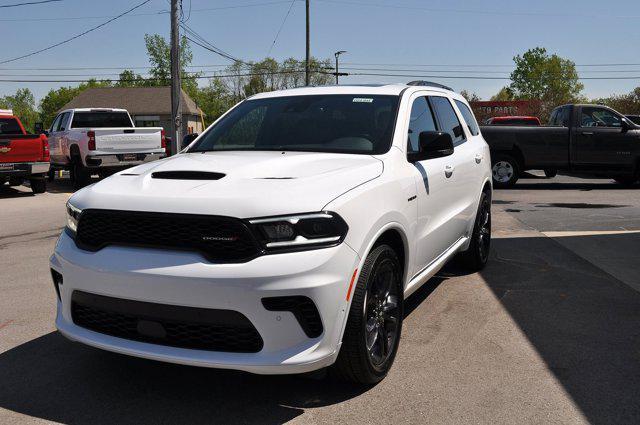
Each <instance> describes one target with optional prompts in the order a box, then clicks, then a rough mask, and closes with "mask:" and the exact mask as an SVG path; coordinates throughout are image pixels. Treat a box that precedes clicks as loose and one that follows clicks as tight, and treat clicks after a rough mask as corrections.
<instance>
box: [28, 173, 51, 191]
mask: <svg viewBox="0 0 640 425" xmlns="http://www.w3.org/2000/svg"><path fill="white" fill-rule="evenodd" d="M29 183H30V184H31V190H32V191H33V193H45V192H46V191H47V181H46V180H45V179H44V177H41V178H37V179H31V180H29Z"/></svg>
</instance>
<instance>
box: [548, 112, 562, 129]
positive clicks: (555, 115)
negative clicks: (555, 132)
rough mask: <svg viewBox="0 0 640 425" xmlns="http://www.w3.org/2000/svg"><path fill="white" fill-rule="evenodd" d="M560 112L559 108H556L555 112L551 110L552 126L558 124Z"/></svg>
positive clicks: (550, 123)
mask: <svg viewBox="0 0 640 425" xmlns="http://www.w3.org/2000/svg"><path fill="white" fill-rule="evenodd" d="M558 112H560V110H559V109H554V110H553V112H551V116H550V117H549V125H550V126H557V125H558Z"/></svg>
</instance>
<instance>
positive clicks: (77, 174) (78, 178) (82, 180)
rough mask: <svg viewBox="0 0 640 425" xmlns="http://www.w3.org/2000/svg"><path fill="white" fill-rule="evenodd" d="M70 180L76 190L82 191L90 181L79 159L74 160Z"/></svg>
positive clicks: (89, 176) (87, 172)
mask: <svg viewBox="0 0 640 425" xmlns="http://www.w3.org/2000/svg"><path fill="white" fill-rule="evenodd" d="M71 180H73V186H74V187H75V188H76V189H82V188H83V187H85V186H86V185H88V184H89V182H90V181H91V174H90V173H89V171H88V170H87V168H86V167H85V166H84V165H82V160H80V158H75V159H74V161H73V165H72V167H71Z"/></svg>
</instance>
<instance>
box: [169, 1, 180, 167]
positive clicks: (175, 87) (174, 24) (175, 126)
mask: <svg viewBox="0 0 640 425" xmlns="http://www.w3.org/2000/svg"><path fill="white" fill-rule="evenodd" d="M179 19H180V0H171V153H172V154H173V155H175V154H176V153H178V151H179V146H180V141H181V139H182V137H181V136H182V96H181V90H182V89H181V84H180V31H179V22H178V21H179Z"/></svg>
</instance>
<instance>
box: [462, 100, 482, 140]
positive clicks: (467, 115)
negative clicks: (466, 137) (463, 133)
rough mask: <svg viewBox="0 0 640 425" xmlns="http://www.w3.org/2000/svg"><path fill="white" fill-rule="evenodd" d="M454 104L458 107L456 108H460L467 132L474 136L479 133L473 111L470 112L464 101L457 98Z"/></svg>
mask: <svg viewBox="0 0 640 425" xmlns="http://www.w3.org/2000/svg"><path fill="white" fill-rule="evenodd" d="M456 106H457V107H458V110H460V113H461V114H462V118H464V120H465V121H466V122H467V127H468V128H469V132H470V133H471V134H472V135H474V136H477V135H478V134H480V127H478V121H476V117H475V116H474V115H473V112H471V109H469V107H468V106H467V105H466V104H465V103H463V102H460V101H459V100H456Z"/></svg>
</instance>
